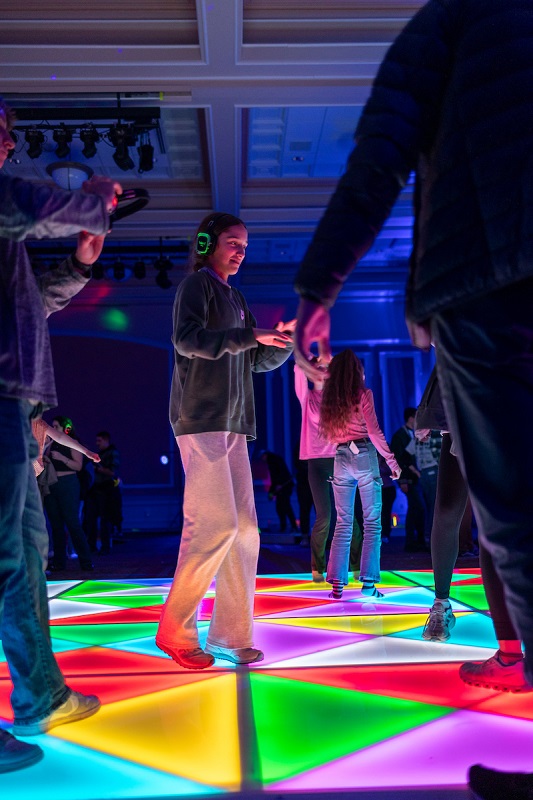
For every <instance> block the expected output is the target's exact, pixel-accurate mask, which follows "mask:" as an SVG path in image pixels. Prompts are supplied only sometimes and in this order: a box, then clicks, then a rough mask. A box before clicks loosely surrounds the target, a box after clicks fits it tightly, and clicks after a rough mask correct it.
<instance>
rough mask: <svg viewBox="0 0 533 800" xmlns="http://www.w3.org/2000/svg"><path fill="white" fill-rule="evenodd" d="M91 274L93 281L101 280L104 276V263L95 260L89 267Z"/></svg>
mask: <svg viewBox="0 0 533 800" xmlns="http://www.w3.org/2000/svg"><path fill="white" fill-rule="evenodd" d="M91 276H92V277H93V278H94V280H95V281H101V280H102V278H103V277H104V265H103V264H102V262H101V261H95V262H94V264H93V265H92V267H91Z"/></svg>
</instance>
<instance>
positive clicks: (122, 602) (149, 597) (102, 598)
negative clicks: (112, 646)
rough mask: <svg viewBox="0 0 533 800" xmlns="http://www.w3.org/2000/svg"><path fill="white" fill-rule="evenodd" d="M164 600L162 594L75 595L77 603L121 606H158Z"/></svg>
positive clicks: (164, 596) (164, 597)
mask: <svg viewBox="0 0 533 800" xmlns="http://www.w3.org/2000/svg"><path fill="white" fill-rule="evenodd" d="M165 600H166V595H162V594H143V595H139V594H130V595H122V594H119V595H111V596H109V595H101V594H100V595H97V596H96V597H76V601H77V602H79V603H95V604H96V605H106V606H120V607H121V608H143V607H144V606H160V605H163V603H164V602H165Z"/></svg>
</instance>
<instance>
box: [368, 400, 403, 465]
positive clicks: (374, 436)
mask: <svg viewBox="0 0 533 800" xmlns="http://www.w3.org/2000/svg"><path fill="white" fill-rule="evenodd" d="M361 411H362V412H363V417H364V420H365V425H366V429H367V431H368V436H369V438H370V441H371V442H372V444H373V445H374V446H375V448H376V450H377V451H378V452H379V453H381V455H382V456H383V458H384V459H385V461H386V462H387V464H389V466H390V465H391V464H394V466H396V459H395V458H394V456H393V454H392V453H391V451H390V448H389V445H388V444H387V440H386V439H385V437H384V435H383V431H382V430H381V428H380V427H379V422H378V418H377V416H376V409H375V406H374V395H373V394H372V390H371V389H365V391H364V392H363V394H362V396H361Z"/></svg>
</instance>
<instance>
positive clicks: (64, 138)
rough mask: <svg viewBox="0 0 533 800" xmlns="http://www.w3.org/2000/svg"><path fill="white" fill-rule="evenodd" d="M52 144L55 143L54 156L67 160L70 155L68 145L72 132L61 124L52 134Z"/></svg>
mask: <svg viewBox="0 0 533 800" xmlns="http://www.w3.org/2000/svg"><path fill="white" fill-rule="evenodd" d="M52 137H53V139H54V142H57V147H56V156H57V157H58V158H68V157H69V155H70V143H71V141H72V131H71V130H69V129H68V128H67V127H66V126H65V123H64V122H62V123H61V125H60V126H59V128H56V129H55V131H54V133H53V134H52Z"/></svg>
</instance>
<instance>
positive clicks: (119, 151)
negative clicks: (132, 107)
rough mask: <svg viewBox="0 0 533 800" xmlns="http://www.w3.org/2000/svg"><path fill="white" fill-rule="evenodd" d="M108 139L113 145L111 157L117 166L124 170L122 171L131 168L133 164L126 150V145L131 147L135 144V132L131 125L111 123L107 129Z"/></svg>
mask: <svg viewBox="0 0 533 800" xmlns="http://www.w3.org/2000/svg"><path fill="white" fill-rule="evenodd" d="M109 140H110V142H111V144H112V145H113V146H114V147H115V152H114V153H113V159H114V161H115V164H116V165H117V167H119V168H120V169H122V170H124V172H127V171H128V170H130V169H133V167H134V166H135V165H134V163H133V160H132V158H131V156H130V154H129V151H128V147H132V146H133V145H134V144H135V133H134V131H133V130H132V129H131V126H129V127H128V126H126V125H121V124H119V125H113V126H112V127H111V128H110V129H109Z"/></svg>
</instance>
